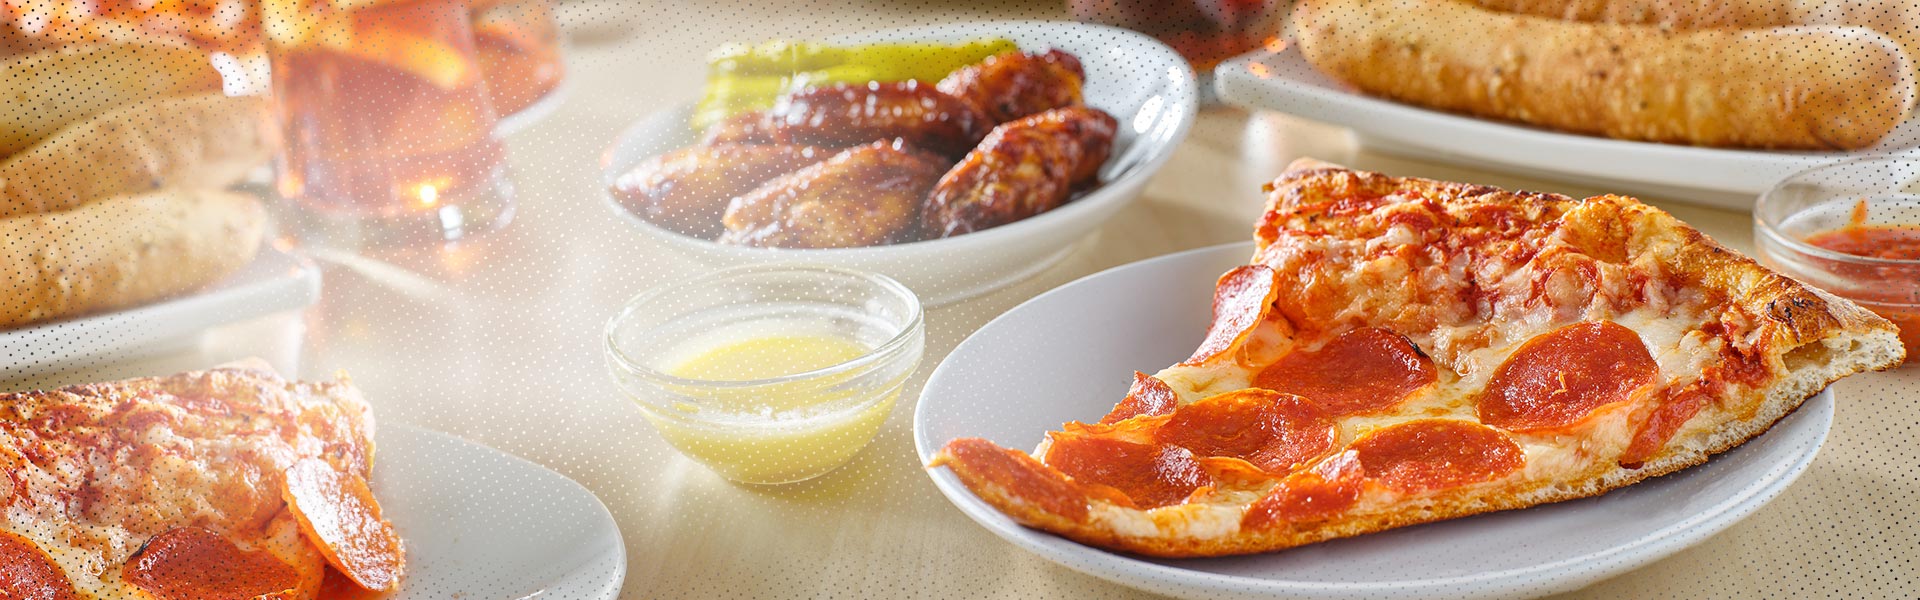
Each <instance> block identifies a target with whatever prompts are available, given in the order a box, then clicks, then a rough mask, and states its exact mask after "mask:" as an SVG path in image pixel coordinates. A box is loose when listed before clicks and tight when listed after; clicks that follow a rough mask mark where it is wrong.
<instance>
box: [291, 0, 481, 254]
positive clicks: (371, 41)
mask: <svg viewBox="0 0 1920 600" xmlns="http://www.w3.org/2000/svg"><path fill="white" fill-rule="evenodd" d="M469 10H470V9H469V7H468V5H467V3H466V2H465V1H464V0H391V1H386V2H366V1H364V0H267V1H266V3H265V4H263V6H262V20H263V26H264V29H265V30H266V34H267V36H266V37H267V50H268V55H269V57H270V58H271V60H272V65H273V88H274V98H275V104H276V108H277V115H278V118H279V124H280V132H281V135H282V144H283V145H282V150H281V152H280V154H279V157H278V160H277V161H276V167H277V171H278V172H277V179H276V187H277V190H278V192H279V193H280V195H281V196H282V197H283V198H285V199H287V200H288V203H287V204H288V206H289V208H290V209H291V210H289V211H288V212H289V213H290V216H291V217H292V219H291V220H292V221H294V223H293V225H294V228H295V230H296V231H295V234H296V235H297V236H300V237H302V238H303V239H306V240H308V241H310V242H317V243H319V244H321V245H347V246H358V245H393V244H411V243H415V242H420V241H423V240H427V241H442V242H444V241H453V240H459V239H462V238H464V237H467V236H470V235H472V234H475V233H478V232H482V231H485V230H488V229H491V228H494V227H497V226H500V225H503V224H505V222H506V221H507V220H508V219H509V218H510V217H511V214H512V198H511V196H510V188H509V187H508V186H507V182H506V177H505V158H506V149H505V146H504V145H502V144H501V142H500V140H499V139H498V138H497V137H495V134H494V126H495V124H496V122H497V116H496V115H495V113H494V108H493V104H492V102H491V100H490V98H489V97H488V94H487V88H486V81H485V77H483V76H482V71H481V68H480V62H479V59H478V55H477V52H476V49H475V42H474V33H473V23H472V20H471V18H470V12H469Z"/></svg>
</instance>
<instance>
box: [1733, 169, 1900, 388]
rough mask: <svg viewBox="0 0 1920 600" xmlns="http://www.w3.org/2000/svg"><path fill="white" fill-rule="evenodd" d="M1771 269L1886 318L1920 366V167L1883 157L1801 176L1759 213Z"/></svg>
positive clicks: (1757, 230) (1774, 193)
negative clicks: (1897, 331)
mask: <svg viewBox="0 0 1920 600" xmlns="http://www.w3.org/2000/svg"><path fill="white" fill-rule="evenodd" d="M1753 217H1754V219H1753V221H1754V225H1753V228H1754V235H1753V237H1754V244H1755V245H1756V246H1758V248H1759V250H1760V257H1761V260H1762V261H1764V262H1766V263H1767V265H1768V266H1770V267H1772V268H1774V269H1775V270H1778V271H1780V272H1782V273H1786V274H1787V275H1791V276H1793V277H1794V278H1796V279H1799V280H1801V281H1804V282H1806V283H1808V284H1811V285H1813V286H1815V287H1819V288H1821V289H1824V290H1827V291H1829V292H1833V293H1834V294H1836V295H1839V296H1843V297H1845V298H1847V299H1849V300H1852V301H1854V302H1856V303H1858V304H1860V305H1861V306H1864V307H1866V308H1867V309H1868V310H1872V311H1873V312H1875V313H1879V314H1880V316H1883V317H1886V318H1887V320H1889V321H1893V324H1894V325H1895V326H1897V327H1899V328H1900V341H1901V343H1903V344H1905V345H1906V346H1907V364H1908V365H1912V364H1915V363H1916V362H1920V159H1916V158H1897V157H1877V158H1864V159H1856V160H1849V161H1845V162H1838V163H1833V164H1830V165H1826V166H1822V167H1817V168H1813V169H1809V170H1806V171H1801V172H1800V173H1797V174H1794V175H1793V176H1791V177H1788V178H1786V179H1784V180H1781V181H1780V183H1778V184H1775V185H1774V186H1773V189H1770V190H1767V192H1766V193H1765V194H1762V195H1761V196H1760V201H1759V202H1758V203H1757V204H1755V205H1754V207H1753Z"/></svg>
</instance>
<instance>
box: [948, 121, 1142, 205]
mask: <svg viewBox="0 0 1920 600" xmlns="http://www.w3.org/2000/svg"><path fill="white" fill-rule="evenodd" d="M1118 127H1119V123H1118V122H1116V121H1115V120H1114V118H1113V116H1112V115H1108V114H1107V113H1105V112H1102V111H1100V110H1099V109H1096V108H1087V107H1073V108H1061V109H1054V110H1050V111H1047V112H1043V113H1040V114H1036V115H1032V116H1029V117H1026V118H1023V119H1020V120H1018V121H1013V122H1011V123H1006V124H1004V125H1001V126H999V127H996V128H994V130H993V133H992V134H990V135H988V136H987V139H986V140H985V141H982V142H980V147H978V148H975V149H974V151H973V152H970V153H968V154H967V157H966V158H965V159H963V160H961V161H960V165H959V166H956V167H954V168H953V170H952V171H951V172H948V173H947V174H946V176H944V177H941V178H940V182H939V183H938V184H937V185H935V186H934V189H933V194H932V196H930V197H929V198H928V200H927V208H926V216H925V218H924V225H923V229H924V230H925V234H926V235H927V236H929V237H952V236H956V235H960V234H963V233H968V232H973V231H979V230H982V229H987V228H991V227H998V226H1001V225H1005V224H1007V223H1012V222H1014V221H1018V220H1021V219H1025V218H1027V217H1031V216H1034V215H1037V214H1040V213H1043V212H1046V211H1048V210H1052V209H1053V208H1054V207H1056V206H1059V205H1061V204H1064V203H1066V201H1067V198H1068V196H1069V195H1070V194H1072V192H1073V190H1074V188H1075V187H1077V186H1079V185H1082V184H1086V183H1090V182H1092V181H1093V180H1094V179H1095V176H1096V175H1097V174H1098V173H1099V170H1100V165H1101V164H1102V163H1104V162H1106V160H1107V154H1108V153H1110V152H1111V151H1112V149H1113V136H1114V132H1115V130H1116V129H1117V128H1118Z"/></svg>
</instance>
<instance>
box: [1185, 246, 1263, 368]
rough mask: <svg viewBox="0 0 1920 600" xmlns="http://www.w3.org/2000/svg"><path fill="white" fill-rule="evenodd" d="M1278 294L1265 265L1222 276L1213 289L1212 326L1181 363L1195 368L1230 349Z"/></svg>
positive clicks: (1238, 269)
mask: <svg viewBox="0 0 1920 600" xmlns="http://www.w3.org/2000/svg"><path fill="white" fill-rule="evenodd" d="M1279 293H1280V289H1279V288H1277V287H1275V286H1274V283H1273V268H1272V267H1268V266H1266V265H1257V264H1256V265H1243V266H1240V267H1236V268H1235V269H1234V270H1232V271H1227V274H1225V275H1221V276H1220V281H1219V283H1217V284H1215V285H1214V288H1213V325H1212V326H1210V327H1208V329H1207V338H1206V339H1205V340H1202V341H1201V342H1200V348H1199V349H1197V350H1194V351H1193V356H1192V357H1190V358H1188V359H1187V361H1186V362H1184V363H1181V364H1185V365H1197V364H1200V363H1202V362H1206V361H1207V360H1208V359H1211V358H1213V357H1215V356H1219V355H1220V354H1222V353H1224V352H1226V351H1227V350H1229V349H1232V348H1233V347H1234V345H1235V344H1238V343H1240V340H1242V339H1245V338H1246V337H1247V332H1250V331H1252V330H1253V328H1254V326H1255V325H1259V324H1260V320H1261V319H1264V318H1266V316H1267V311H1268V310H1270V309H1272V308H1273V300H1274V297H1275V296H1276V295H1278V294H1279Z"/></svg>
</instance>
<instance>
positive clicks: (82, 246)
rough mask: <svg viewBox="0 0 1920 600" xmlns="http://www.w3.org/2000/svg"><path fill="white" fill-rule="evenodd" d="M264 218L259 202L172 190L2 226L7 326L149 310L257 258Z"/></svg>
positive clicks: (0, 285) (0, 316)
mask: <svg viewBox="0 0 1920 600" xmlns="http://www.w3.org/2000/svg"><path fill="white" fill-rule="evenodd" d="M265 223H266V213H265V210H264V209H262V208H261V206H260V203H259V201H258V200H256V199H254V198H253V197H251V196H246V195H242V194H235V193H231V192H224V191H213V190H164V191H159V192H152V193H147V194H139V195H132V196H118V197H114V198H108V199H103V200H100V201H97V202H92V203H89V204H87V205H85V206H82V207H80V208H78V209H74V210H70V211H63V212H52V213H40V214H33V215H27V216H21V217H13V218H9V219H0V239H5V240H7V244H6V245H5V246H0V327H16V326H19V325H24V324H28V323H34V322H39V321H46V320H51V319H61V318H67V317H74V316H82V315H87V314H92V313H97V312H102V311H107V310H113V309H116V308H121V307H126V306H132V305H136V304H143V303H146V302H151V301H153V300H158V299H161V298H165V297H168V296H173V295H176V294H180V293H183V292H187V291H190V290H193V289H195V288H198V287H201V286H203V285H206V284H208V283H212V282H214V281H217V280H219V279H220V278H222V277H225V276H226V275H227V274H229V273H232V272H233V271H235V270H238V269H239V268H240V267H241V266H244V265H246V264H247V262H248V261H250V260H252V259H253V255H254V252H255V250H257V249H258V248H259V246H260V238H261V236H262V233H263V231H264V229H265Z"/></svg>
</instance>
